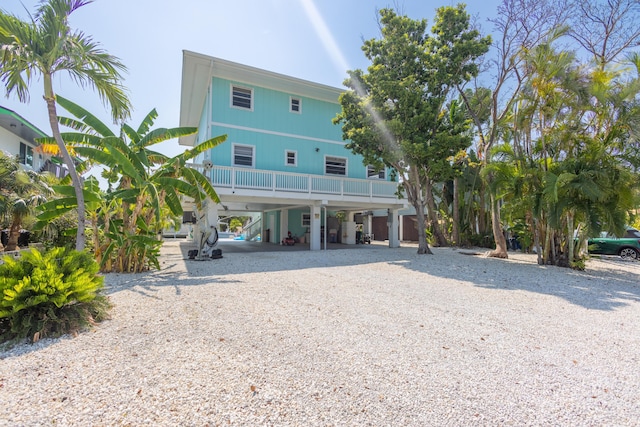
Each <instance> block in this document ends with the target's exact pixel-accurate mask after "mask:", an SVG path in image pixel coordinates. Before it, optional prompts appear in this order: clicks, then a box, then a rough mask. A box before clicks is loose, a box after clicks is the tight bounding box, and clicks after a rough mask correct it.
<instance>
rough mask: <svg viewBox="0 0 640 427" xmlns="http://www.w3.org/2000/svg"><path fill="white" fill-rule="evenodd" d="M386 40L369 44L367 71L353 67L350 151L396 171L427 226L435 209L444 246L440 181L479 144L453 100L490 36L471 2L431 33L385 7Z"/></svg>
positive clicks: (345, 121)
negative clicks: (473, 23)
mask: <svg viewBox="0 0 640 427" xmlns="http://www.w3.org/2000/svg"><path fill="white" fill-rule="evenodd" d="M380 24H381V31H382V37H381V38H380V39H372V40H368V41H365V43H364V45H363V47H362V50H363V52H364V54H365V56H366V57H367V59H369V60H370V61H371V65H370V66H369V68H368V70H367V72H366V73H365V72H363V71H362V70H355V71H350V72H349V75H350V77H349V79H347V80H346V81H345V85H346V86H347V87H348V88H349V89H350V90H349V91H347V92H345V93H344V94H343V95H342V96H341V97H340V102H341V104H342V112H341V113H340V114H339V115H338V116H337V117H336V119H335V120H334V122H335V123H340V124H342V131H343V135H344V138H345V139H346V140H349V143H348V144H347V148H349V149H351V150H352V151H353V152H354V153H356V154H361V155H363V157H364V162H365V164H372V165H376V166H382V165H385V166H388V167H392V168H394V169H395V170H396V171H397V172H398V173H399V174H400V176H401V179H400V182H401V185H402V187H403V190H404V193H405V195H406V197H407V199H408V200H409V202H410V203H411V204H412V205H413V206H414V207H415V210H416V213H417V223H418V224H419V225H418V226H419V227H422V225H423V224H425V220H424V210H425V206H427V212H428V215H429V220H430V221H429V222H430V227H431V230H432V232H433V234H434V236H435V238H436V241H437V243H438V244H440V245H443V244H446V241H445V239H444V237H443V235H442V230H441V229H440V225H439V221H438V217H437V207H436V202H435V198H434V195H433V192H434V185H435V183H437V182H439V181H440V182H441V181H443V180H447V179H450V178H451V177H452V176H453V175H454V173H453V168H452V159H453V158H454V156H456V154H458V153H459V152H460V151H464V150H466V149H467V148H468V147H469V145H470V144H471V135H470V133H469V122H468V119H467V117H466V115H465V112H464V109H463V108H461V107H460V105H459V104H458V102H456V101H455V100H451V99H450V98H449V94H450V93H451V92H452V91H454V90H455V88H456V86H457V85H459V84H462V82H463V81H468V80H469V79H471V78H473V77H474V76H476V75H477V74H478V68H477V65H476V64H475V62H474V60H475V59H476V58H477V57H479V56H481V55H482V54H484V53H485V52H486V51H487V49H488V46H489V44H490V38H489V37H485V38H481V37H480V34H479V33H478V31H476V30H473V29H471V28H470V24H469V15H468V14H467V13H466V11H465V9H464V6H462V5H460V6H458V7H441V8H439V9H438V10H437V14H436V19H435V23H434V25H433V28H432V29H431V34H427V33H426V28H427V21H426V20H419V21H415V20H412V19H410V18H408V17H406V16H400V15H398V14H396V13H395V11H393V10H391V9H383V10H381V11H380ZM418 236H419V245H418V253H431V251H430V249H429V246H428V244H427V241H426V234H425V229H422V230H419V232H418Z"/></svg>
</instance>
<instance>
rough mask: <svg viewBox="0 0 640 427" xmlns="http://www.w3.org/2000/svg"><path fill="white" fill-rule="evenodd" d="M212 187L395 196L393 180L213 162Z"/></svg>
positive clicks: (395, 184)
mask: <svg viewBox="0 0 640 427" xmlns="http://www.w3.org/2000/svg"><path fill="white" fill-rule="evenodd" d="M211 183H212V184H213V186H214V188H222V187H224V188H230V189H232V190H235V189H251V190H266V191H272V192H276V191H278V192H295V193H308V194H333V195H340V196H360V197H380V198H393V199H395V198H396V190H397V187H398V184H397V183H396V182H390V181H381V180H373V179H353V178H337V177H329V176H320V175H305V174H297V173H288V172H275V171H266V170H257V169H245V168H234V167H226V166H214V167H213V168H212V169H211Z"/></svg>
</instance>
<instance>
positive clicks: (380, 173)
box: [367, 165, 387, 179]
mask: <svg viewBox="0 0 640 427" xmlns="http://www.w3.org/2000/svg"><path fill="white" fill-rule="evenodd" d="M367 178H370V179H386V178H387V174H386V171H385V170H384V169H382V170H378V169H376V168H375V167H374V166H371V165H369V166H367Z"/></svg>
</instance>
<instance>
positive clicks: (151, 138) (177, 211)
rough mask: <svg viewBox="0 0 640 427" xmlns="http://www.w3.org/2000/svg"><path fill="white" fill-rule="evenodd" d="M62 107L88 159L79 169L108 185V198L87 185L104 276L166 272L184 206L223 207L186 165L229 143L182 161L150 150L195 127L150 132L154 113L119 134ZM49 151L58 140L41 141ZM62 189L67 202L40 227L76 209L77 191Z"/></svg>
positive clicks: (49, 208) (209, 143) (189, 153)
mask: <svg viewBox="0 0 640 427" xmlns="http://www.w3.org/2000/svg"><path fill="white" fill-rule="evenodd" d="M58 103H59V104H60V105H61V106H63V107H64V108H65V109H66V110H67V111H68V112H69V113H71V114H72V115H73V116H74V117H73V118H66V117H62V118H61V119H60V121H61V123H62V124H64V125H65V126H67V127H69V128H71V129H73V130H74V132H66V133H63V134H62V137H63V139H64V141H65V143H66V144H67V145H68V146H69V147H70V148H71V149H72V150H73V152H74V153H75V154H76V155H78V156H80V158H82V159H86V160H85V161H84V162H83V163H82V164H81V166H80V168H81V169H84V168H86V167H88V166H89V164H99V165H101V166H102V167H103V168H104V172H103V176H104V177H105V178H106V179H107V180H108V183H109V186H110V189H109V191H106V192H104V191H102V190H101V189H100V187H99V185H98V182H97V180H95V179H88V180H86V181H85V185H84V194H83V195H84V197H85V200H86V203H87V212H88V219H89V222H90V224H91V244H92V248H93V250H94V252H95V255H96V259H97V260H98V262H100V264H101V266H102V271H103V272H111V271H115V272H140V271H144V270H147V269H149V268H150V267H155V268H159V264H158V256H159V250H160V246H161V245H162V240H161V233H162V230H163V229H164V228H167V225H168V222H167V221H168V218H171V217H175V216H182V213H183V208H182V204H181V201H182V200H183V199H184V198H187V199H189V200H193V203H195V204H196V206H199V205H201V204H202V202H203V201H204V200H206V198H207V197H208V198H211V199H212V200H213V201H215V202H218V201H219V199H218V196H217V194H216V192H215V190H214V189H213V187H212V186H211V183H210V182H209V180H207V178H206V177H205V176H204V175H203V174H202V173H201V172H199V171H197V170H195V169H193V168H190V167H188V166H187V161H189V160H191V159H193V158H195V157H196V156H198V155H200V154H201V153H203V152H204V151H206V150H210V149H211V148H213V147H215V146H216V145H218V144H220V143H222V142H223V141H224V140H225V139H226V136H219V137H216V138H212V139H209V140H206V141H204V142H202V143H200V144H198V145H197V146H196V147H194V148H192V149H190V150H186V151H185V152H184V153H182V154H179V155H177V156H175V157H171V158H170V157H168V156H166V155H164V154H160V153H158V152H155V151H153V150H151V149H150V147H151V146H153V145H155V144H158V143H160V142H163V141H166V140H170V139H173V138H178V137H180V136H184V135H190V134H193V133H195V132H196V131H197V129H196V128H171V129H166V128H158V129H153V130H152V129H151V127H152V126H153V123H154V120H155V119H156V117H157V113H156V111H155V110H153V111H151V112H150V113H149V114H148V115H147V116H146V117H145V118H144V119H143V120H142V122H141V123H140V125H139V126H138V127H137V128H133V127H131V126H130V125H128V124H123V125H122V128H121V130H120V133H119V134H118V135H116V134H115V133H114V132H112V131H111V130H110V129H109V127H108V126H106V125H105V124H104V123H102V122H101V121H100V120H99V119H97V118H96V117H95V116H93V115H92V114H90V113H89V112H88V111H86V110H84V109H83V108H81V107H80V106H78V105H77V104H75V103H73V102H71V101H69V100H67V99H65V98H62V97H60V96H58ZM41 142H42V143H43V146H44V149H45V150H47V149H49V150H50V149H51V148H55V145H52V140H51V139H42V140H41ZM62 184H63V185H60V186H57V187H55V189H56V192H57V193H58V194H60V195H62V197H60V198H58V199H56V200H52V201H50V202H48V203H46V204H44V205H42V206H41V213H40V215H39V216H38V219H39V225H38V227H39V228H43V227H45V226H46V224H47V223H49V221H51V220H52V219H54V218H58V217H59V216H60V215H63V214H65V213H66V212H68V211H69V210H71V209H74V208H75V207H76V206H77V201H76V198H75V192H74V191H73V188H71V187H70V186H68V185H64V184H66V183H65V182H63V183H62Z"/></svg>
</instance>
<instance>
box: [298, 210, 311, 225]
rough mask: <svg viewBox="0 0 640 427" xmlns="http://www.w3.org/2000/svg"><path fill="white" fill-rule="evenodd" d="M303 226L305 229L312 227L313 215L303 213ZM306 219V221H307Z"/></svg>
mask: <svg viewBox="0 0 640 427" xmlns="http://www.w3.org/2000/svg"><path fill="white" fill-rule="evenodd" d="M300 218H301V220H300V221H301V225H302V226H303V227H311V214H310V213H303V214H302V215H301V216H300ZM305 219H306V220H305Z"/></svg>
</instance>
